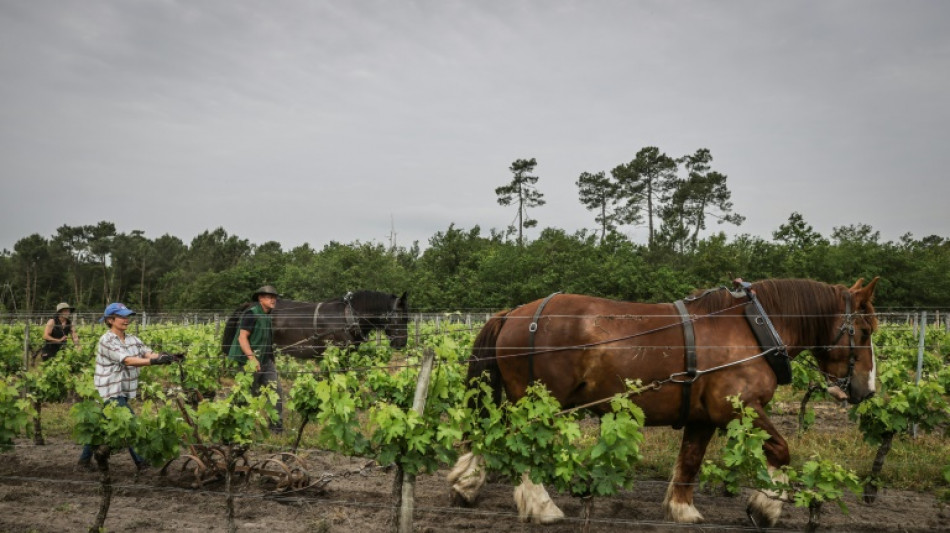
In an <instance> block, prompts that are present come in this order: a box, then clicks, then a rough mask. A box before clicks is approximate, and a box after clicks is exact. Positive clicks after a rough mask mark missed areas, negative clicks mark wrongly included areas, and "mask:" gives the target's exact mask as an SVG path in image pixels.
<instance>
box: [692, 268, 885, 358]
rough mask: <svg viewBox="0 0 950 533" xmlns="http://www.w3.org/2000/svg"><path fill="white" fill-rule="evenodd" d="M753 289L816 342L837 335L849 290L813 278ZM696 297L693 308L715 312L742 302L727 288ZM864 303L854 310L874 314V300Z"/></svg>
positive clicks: (780, 281)
mask: <svg viewBox="0 0 950 533" xmlns="http://www.w3.org/2000/svg"><path fill="white" fill-rule="evenodd" d="M752 289H753V290H754V291H755V295H756V297H757V298H758V299H759V301H760V302H761V303H762V308H763V309H765V312H766V313H767V314H769V315H770V316H775V317H782V318H783V320H784V321H785V322H787V323H789V324H790V325H792V326H793V327H795V328H796V329H797V330H798V331H803V332H808V334H809V336H811V338H812V339H815V340H817V341H818V342H816V344H821V342H822V340H827V339H831V338H833V337H834V329H835V325H836V322H837V321H836V320H835V318H836V317H837V316H838V315H839V314H840V310H839V308H840V305H841V300H842V298H843V294H844V293H845V292H847V290H848V288H847V287H845V286H844V285H830V284H827V283H822V282H819V281H814V280H810V279H768V280H762V281H757V282H755V283H753V284H752ZM693 297H694V298H695V300H693V301H692V304H691V308H692V309H691V310H695V312H699V313H713V312H716V311H720V310H722V309H725V308H726V307H729V306H734V305H736V304H738V303H740V302H738V301H737V299H736V297H735V296H734V295H733V293H732V292H730V291H727V290H718V291H716V290H713V291H697V292H696V293H694V295H693ZM861 306H862V308H861V309H852V312H865V313H869V314H870V315H871V317H873V316H874V315H873V313H874V309H873V308H872V307H871V304H870V302H861ZM876 326H877V324H876V322H875V323H872V329H873V328H876Z"/></svg>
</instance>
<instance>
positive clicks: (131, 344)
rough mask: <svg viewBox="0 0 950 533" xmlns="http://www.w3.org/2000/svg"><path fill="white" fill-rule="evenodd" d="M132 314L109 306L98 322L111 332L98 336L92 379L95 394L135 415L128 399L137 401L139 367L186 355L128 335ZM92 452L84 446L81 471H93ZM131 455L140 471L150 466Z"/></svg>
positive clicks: (135, 454) (117, 307)
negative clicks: (157, 348)
mask: <svg viewBox="0 0 950 533" xmlns="http://www.w3.org/2000/svg"><path fill="white" fill-rule="evenodd" d="M133 315H135V311H132V310H131V309H129V308H128V307H126V306H125V305H123V304H121V303H111V304H109V305H108V306H106V310H105V312H103V314H102V317H101V318H99V322H105V323H106V325H107V326H109V331H107V332H105V333H103V335H102V336H101V337H99V346H98V347H97V348H96V374H95V377H94V378H93V379H94V383H95V385H96V391H97V392H98V393H99V396H101V397H102V399H104V400H105V401H106V403H110V402H115V403H116V404H118V405H119V406H121V407H125V408H126V409H128V410H129V411H130V412H132V414H135V412H134V411H132V407H130V406H129V400H131V399H132V398H135V393H136V391H137V389H138V385H139V371H140V368H141V367H143V366H151V365H167V364H170V363H172V362H176V361H180V360H181V358H182V357H183V356H181V355H171V354H166V353H163V354H158V353H155V352H153V351H152V350H151V349H150V348H149V347H148V346H146V345H145V344H144V343H142V341H141V340H140V339H139V338H138V337H136V336H135V335H132V334H131V333H128V332H127V330H128V329H129V323H130V322H131V321H132V316H133ZM92 452H93V449H92V446H91V445H88V444H87V445H85V446H83V448H82V455H80V456H79V466H80V467H81V468H85V469H87V470H94V467H93V466H92V463H91V460H92ZM129 453H130V454H131V455H132V460H133V461H135V467H136V468H137V469H138V470H139V471H141V470H143V469H145V468H146V467H147V466H148V464H147V463H146V462H145V460H144V459H142V458H141V457H139V455H138V454H137V453H135V450H133V449H132V448H129Z"/></svg>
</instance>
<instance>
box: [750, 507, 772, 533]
mask: <svg viewBox="0 0 950 533" xmlns="http://www.w3.org/2000/svg"><path fill="white" fill-rule="evenodd" d="M779 513H781V508H779ZM745 514H746V516H748V517H749V521H750V522H752V527H754V528H755V529H756V530H758V531H765V530H766V529H768V528H770V527H773V526H774V525H775V524H776V523H778V518H779V517H778V516H776V515H775V512H774V509H773V508H771V507H765V508H762V507H759V506H756V505H753V504H752V503H750V504H749V505H748V506H747V507H746V508H745Z"/></svg>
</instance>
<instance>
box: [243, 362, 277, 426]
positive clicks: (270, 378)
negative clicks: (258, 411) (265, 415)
mask: <svg viewBox="0 0 950 533" xmlns="http://www.w3.org/2000/svg"><path fill="white" fill-rule="evenodd" d="M270 383H273V384H274V390H276V391H277V405H276V406H275V407H276V408H277V421H276V422H271V424H270V428H271V429H283V427H284V426H283V420H284V393H283V391H282V390H281V387H280V377H279V376H278V375H277V362H276V361H274V358H273V357H265V358H263V359H262V360H261V370H260V372H254V381H253V382H252V383H251V393H252V394H254V395H255V396H257V395H258V394H260V393H261V387H266V386H267V385H268V384H270Z"/></svg>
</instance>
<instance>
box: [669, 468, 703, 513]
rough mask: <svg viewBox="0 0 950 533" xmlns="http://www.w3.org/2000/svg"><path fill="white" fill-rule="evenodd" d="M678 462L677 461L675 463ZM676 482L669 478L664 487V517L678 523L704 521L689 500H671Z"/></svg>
mask: <svg viewBox="0 0 950 533" xmlns="http://www.w3.org/2000/svg"><path fill="white" fill-rule="evenodd" d="M677 464H679V463H677ZM675 486H676V484H675V483H674V482H673V480H670V484H669V485H667V487H666V497H665V498H663V508H664V509H665V510H666V519H667V520H669V521H670V522H676V523H678V524H701V523H703V522H705V521H706V519H705V518H703V515H702V513H700V512H699V511H698V510H697V509H696V507H695V506H694V505H693V504H692V503H691V502H675V501H673V488H674V487H675Z"/></svg>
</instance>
